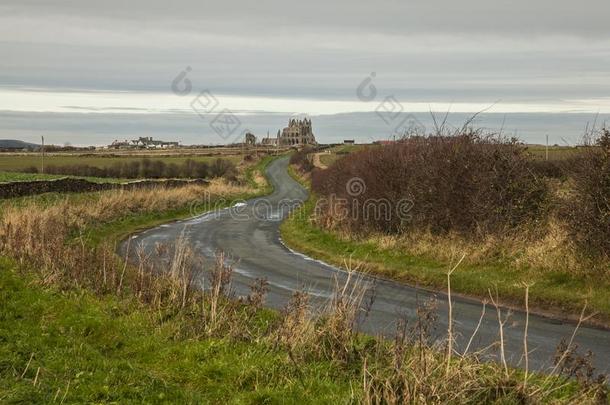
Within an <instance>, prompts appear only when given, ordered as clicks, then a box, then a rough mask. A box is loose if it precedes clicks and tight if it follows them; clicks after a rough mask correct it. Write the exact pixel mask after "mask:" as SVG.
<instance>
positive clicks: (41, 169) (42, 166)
mask: <svg viewBox="0 0 610 405" xmlns="http://www.w3.org/2000/svg"><path fill="white" fill-rule="evenodd" d="M41 138H42V146H41V151H42V159H41V161H42V163H41V167H40V173H42V174H44V136H41Z"/></svg>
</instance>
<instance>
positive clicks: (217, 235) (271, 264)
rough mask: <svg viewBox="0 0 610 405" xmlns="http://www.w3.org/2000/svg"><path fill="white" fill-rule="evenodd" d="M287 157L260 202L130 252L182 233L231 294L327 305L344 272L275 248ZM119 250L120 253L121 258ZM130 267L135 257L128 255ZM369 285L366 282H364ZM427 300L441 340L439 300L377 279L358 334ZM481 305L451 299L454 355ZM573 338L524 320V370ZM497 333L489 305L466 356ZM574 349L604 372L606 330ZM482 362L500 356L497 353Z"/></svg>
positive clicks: (297, 191) (275, 302) (516, 347)
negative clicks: (253, 287)
mask: <svg viewBox="0 0 610 405" xmlns="http://www.w3.org/2000/svg"><path fill="white" fill-rule="evenodd" d="M287 165H288V159H287V158H280V159H276V160H275V161H273V162H272V163H271V164H270V165H269V166H268V169H267V175H268V178H269V180H270V181H271V183H272V184H273V186H274V187H275V191H274V192H273V194H271V195H270V196H267V197H262V198H257V199H253V200H249V201H248V202H246V203H242V204H237V206H236V207H234V208H232V209H225V210H221V211H217V212H212V213H208V214H205V215H201V216H198V217H195V218H192V219H189V220H185V221H178V222H174V223H170V224H166V225H161V226H159V227H156V228H153V229H150V230H147V231H144V232H141V233H139V234H137V235H134V236H132V238H131V241H130V246H132V248H131V249H130V251H131V252H130V253H132V252H133V251H134V250H135V249H133V247H134V246H140V245H141V246H142V247H143V249H145V250H146V251H147V252H150V253H151V257H155V255H154V254H152V252H153V251H154V249H155V245H156V244H157V243H168V244H171V243H173V242H174V241H175V240H176V239H177V238H178V237H179V236H180V235H181V234H183V235H184V236H185V237H186V238H187V239H188V241H189V242H190V243H191V244H192V247H193V248H194V250H195V251H196V252H197V253H198V254H200V255H202V256H203V257H205V260H213V259H214V256H215V253H216V252H217V251H219V250H222V251H224V252H225V253H226V255H227V257H229V258H231V260H232V261H234V273H233V274H234V277H233V287H234V289H235V290H236V293H237V294H243V295H245V294H247V293H248V291H249V287H248V286H249V285H250V284H252V283H253V281H254V280H255V279H256V278H262V277H264V278H266V279H267V280H268V282H269V294H268V297H267V305H268V306H270V307H272V308H281V307H283V306H284V305H285V304H286V303H287V301H288V300H289V299H290V297H291V295H292V293H293V292H294V291H295V290H297V289H303V288H304V289H305V290H306V291H308V292H309V293H310V295H311V297H312V300H314V302H316V303H317V304H320V305H321V304H322V303H324V302H327V301H328V299H329V297H330V295H331V291H332V290H333V286H334V284H335V278H337V279H338V280H339V281H341V280H344V279H345V277H346V273H345V272H344V271H342V270H340V269H338V268H335V267H333V266H330V265H327V264H324V263H322V262H319V261H316V260H313V259H311V258H308V257H305V256H303V255H301V254H299V253H296V252H293V251H291V250H290V249H288V248H287V247H286V246H284V244H283V243H282V241H281V238H280V234H279V225H280V222H281V220H282V219H283V218H285V217H286V215H287V214H288V212H289V210H290V206H291V205H292V204H286V203H285V202H286V201H291V203H294V202H295V201H303V200H304V199H306V198H307V191H306V190H305V189H304V188H303V187H301V186H300V185H299V184H298V183H297V182H296V181H294V180H293V179H292V178H291V177H290V176H289V175H288V173H287V171H286V168H287ZM125 248H126V243H124V244H123V245H122V247H121V249H122V250H123V252H124V251H125ZM131 258H132V260H135V255H131ZM365 280H367V281H366V282H370V283H373V278H371V277H366V278H365ZM431 295H435V296H436V297H437V303H438V312H439V321H438V327H437V331H438V333H439V336H441V337H442V335H443V332H444V331H445V330H446V328H447V326H446V325H447V300H446V296H445V295H444V294H441V293H438V294H433V293H431V292H428V291H424V290H418V289H416V288H413V287H410V286H407V285H404V284H400V283H397V282H392V281H388V280H377V282H376V286H375V301H374V303H373V306H372V308H371V311H370V314H369V316H368V317H367V318H366V320H365V321H364V323H363V325H362V329H363V331H365V332H367V333H371V334H375V335H378V334H379V335H386V336H388V335H392V334H393V332H394V331H395V328H396V326H395V325H396V320H397V318H398V317H400V316H406V317H407V318H408V319H409V322H410V323H412V321H413V319H415V311H416V308H417V303H418V302H420V303H421V302H423V301H425V300H426V299H428V298H429V297H430V296H431ZM481 309H482V304H481V303H479V302H476V301H469V300H465V299H455V298H454V300H453V313H454V321H455V329H456V330H457V331H458V333H459V336H458V337H457V346H458V348H464V347H465V343H466V342H467V341H468V340H469V338H470V336H471V335H472V333H473V331H474V330H475V328H476V326H477V323H478V322H479V318H480V315H481ZM524 321H525V316H524V314H523V313H520V312H515V313H513V315H512V317H511V318H510V321H509V322H508V323H507V324H506V326H505V330H504V335H505V340H506V355H507V360H508V361H509V362H510V364H512V365H515V366H518V365H520V364H521V362H522V355H523V346H522V341H523V326H524ZM573 331H574V325H573V324H571V323H562V322H559V321H555V320H551V319H547V318H544V317H539V316H533V315H532V316H530V320H529V333H528V345H529V349H530V356H529V362H530V368H532V369H538V370H543V369H548V368H549V367H552V359H553V354H554V352H555V347H556V346H557V344H558V343H559V342H560V341H561V339H562V338H568V339H569V337H570V336H571V334H572V333H573ZM498 336H499V328H498V322H497V318H496V312H495V309H494V308H492V307H491V306H489V305H488V307H487V311H486V315H485V317H484V319H483V321H482V323H481V326H480V329H479V332H478V334H477V335H476V337H475V339H474V340H473V346H471V351H472V349H473V348H474V349H480V348H484V347H487V346H489V345H490V344H492V343H493V342H496V341H498ZM574 341H575V343H577V344H578V345H579V347H580V349H581V350H583V351H584V350H591V351H592V352H593V353H594V354H595V357H594V365H595V366H596V367H597V371H600V372H606V373H607V372H610V331H607V330H601V329H595V328H588V327H581V328H580V329H579V331H578V334H577V335H576V338H575V340H574ZM489 353H490V354H489V355H490V356H492V357H496V356H499V353H497V352H496V349H491V350H490V351H489Z"/></svg>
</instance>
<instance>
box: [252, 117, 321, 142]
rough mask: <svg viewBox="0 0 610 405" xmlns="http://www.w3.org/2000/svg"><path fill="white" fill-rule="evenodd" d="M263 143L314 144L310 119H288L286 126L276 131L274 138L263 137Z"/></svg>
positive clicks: (314, 139)
mask: <svg viewBox="0 0 610 405" xmlns="http://www.w3.org/2000/svg"><path fill="white" fill-rule="evenodd" d="M261 143H262V144H263V145H279V146H304V145H316V144H317V142H316V138H315V136H314V135H313V131H312V130H311V119H307V118H304V119H302V120H298V119H290V121H288V126H287V127H286V128H284V129H283V130H282V131H279V130H278V131H277V137H276V138H269V136H267V138H263V139H262V140H261Z"/></svg>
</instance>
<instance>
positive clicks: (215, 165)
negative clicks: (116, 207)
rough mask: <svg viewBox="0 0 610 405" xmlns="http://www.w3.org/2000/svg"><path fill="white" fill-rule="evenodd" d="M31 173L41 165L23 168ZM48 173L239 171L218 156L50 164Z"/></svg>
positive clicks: (197, 174) (199, 174)
mask: <svg viewBox="0 0 610 405" xmlns="http://www.w3.org/2000/svg"><path fill="white" fill-rule="evenodd" d="M24 171H26V172H28V173H38V168H36V167H31V168H27V169H26V170H24ZM45 173H47V174H64V175H71V176H85V177H113V178H125V179H136V178H149V179H159V178H216V177H225V178H227V179H234V178H235V177H236V174H237V169H236V167H235V164H234V163H233V162H231V161H230V160H227V159H221V158H218V159H216V160H214V161H212V162H211V163H208V162H200V161H196V160H193V159H187V160H185V161H184V162H182V163H181V164H177V163H166V162H164V161H163V160H153V159H146V158H145V159H141V160H131V161H124V162H115V163H113V164H112V165H110V166H107V167H98V166H92V165H88V164H85V163H83V164H74V165H48V166H46V167H45Z"/></svg>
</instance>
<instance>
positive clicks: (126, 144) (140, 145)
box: [108, 136, 180, 149]
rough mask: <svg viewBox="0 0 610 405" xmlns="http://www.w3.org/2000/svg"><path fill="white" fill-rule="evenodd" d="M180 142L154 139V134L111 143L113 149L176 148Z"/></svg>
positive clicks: (110, 146)
mask: <svg viewBox="0 0 610 405" xmlns="http://www.w3.org/2000/svg"><path fill="white" fill-rule="evenodd" d="M179 145H180V144H179V143H178V142H167V141H159V140H156V139H153V138H152V136H148V137H142V136H141V137H139V138H138V139H132V140H130V141H128V140H124V141H119V140H116V139H115V140H114V142H112V143H111V144H110V145H108V147H109V148H111V149H154V148H175V147H178V146H179Z"/></svg>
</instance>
